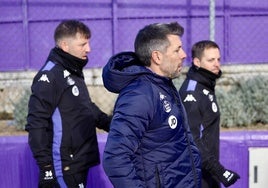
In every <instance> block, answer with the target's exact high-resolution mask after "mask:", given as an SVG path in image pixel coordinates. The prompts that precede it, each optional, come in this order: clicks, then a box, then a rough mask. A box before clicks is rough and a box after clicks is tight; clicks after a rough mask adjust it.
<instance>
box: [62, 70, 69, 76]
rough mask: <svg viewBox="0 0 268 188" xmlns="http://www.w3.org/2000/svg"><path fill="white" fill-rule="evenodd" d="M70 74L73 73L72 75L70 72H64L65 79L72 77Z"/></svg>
mask: <svg viewBox="0 0 268 188" xmlns="http://www.w3.org/2000/svg"><path fill="white" fill-rule="evenodd" d="M70 74H71V73H70V72H69V71H67V70H64V71H63V77H64V78H66V77H68V76H70Z"/></svg>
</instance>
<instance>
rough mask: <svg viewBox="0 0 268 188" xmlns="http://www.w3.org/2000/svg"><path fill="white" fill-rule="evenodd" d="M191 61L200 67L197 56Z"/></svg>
mask: <svg viewBox="0 0 268 188" xmlns="http://www.w3.org/2000/svg"><path fill="white" fill-rule="evenodd" d="M193 63H194V65H195V66H197V67H200V66H201V62H200V60H199V59H198V58H197V57H195V58H194V59H193Z"/></svg>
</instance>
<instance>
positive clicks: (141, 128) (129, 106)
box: [102, 52, 201, 188]
mask: <svg viewBox="0 0 268 188" xmlns="http://www.w3.org/2000/svg"><path fill="white" fill-rule="evenodd" d="M102 76H103V82H104V86H105V87H106V88H107V89H108V90H109V91H111V92H114V93H119V96H118V98H117V101H116V104H115V109H114V116H113V119H112V122H111V125H110V132H109V135H108V138H107V143H106V146H105V151H104V155H103V167H104V169H105V172H106V174H107V175H108V177H109V179H110V180H111V182H112V184H113V185H114V187H118V188H121V187H135V188H136V187H154V188H155V187H159V188H160V187H161V188H163V187H166V188H182V187H185V188H186V187H187V188H199V187H200V184H201V182H200V179H201V169H200V168H201V167H200V155H199V151H198V149H197V147H196V146H195V144H194V142H193V138H192V136H191V134H190V131H189V127H188V124H187V119H186V116H185V111H184V108H183V106H182V103H181V100H180V97H179V94H178V92H177V90H176V88H175V87H174V85H173V83H172V80H171V79H168V78H166V77H162V76H159V75H156V74H155V73H153V72H152V71H150V70H149V69H148V68H146V67H144V66H141V65H140V62H139V61H138V59H137V57H136V56H135V53H133V52H122V53H119V54H117V55H115V56H114V57H112V58H111V59H110V60H109V62H108V63H107V65H106V66H105V67H104V69H103V75H102Z"/></svg>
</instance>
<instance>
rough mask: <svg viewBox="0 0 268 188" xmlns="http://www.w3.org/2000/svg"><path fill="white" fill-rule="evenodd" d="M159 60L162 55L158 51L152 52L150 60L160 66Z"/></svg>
mask: <svg viewBox="0 0 268 188" xmlns="http://www.w3.org/2000/svg"><path fill="white" fill-rule="evenodd" d="M161 58H162V54H161V52H159V51H153V52H152V60H153V61H154V62H155V63H156V64H157V65H159V64H161Z"/></svg>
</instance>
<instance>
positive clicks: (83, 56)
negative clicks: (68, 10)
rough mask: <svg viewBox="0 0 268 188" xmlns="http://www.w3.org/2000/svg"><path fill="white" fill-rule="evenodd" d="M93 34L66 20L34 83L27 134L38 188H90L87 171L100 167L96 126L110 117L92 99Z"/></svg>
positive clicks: (102, 126)
mask: <svg viewBox="0 0 268 188" xmlns="http://www.w3.org/2000/svg"><path fill="white" fill-rule="evenodd" d="M90 37H91V32H90V30H89V28H88V27H87V26H86V25H85V24H84V23H82V22H80V21H77V20H66V21H63V22H61V23H60V24H59V25H58V26H57V28H56V30H55V33H54V39H55V43H56V47H54V48H53V49H52V50H51V52H50V54H49V56H48V59H47V61H46V63H45V64H44V66H43V67H42V68H41V69H40V70H39V72H38V73H37V75H36V76H35V78H34V80H33V83H32V87H31V89H32V94H31V96H30V100H29V112H28V117H27V125H26V130H27V131H28V132H29V145H30V148H31V150H32V152H33V155H34V158H35V159H36V161H37V164H38V166H39V170H40V173H39V185H38V187H39V188H50V187H51V188H52V187H85V186H86V180H87V174H88V169H89V168H90V167H92V166H95V165H97V164H99V163H100V159H99V150H98V143H97V136H96V127H98V128H100V129H104V130H106V131H108V130H109V124H110V120H111V118H110V117H109V116H107V115H106V114H105V113H104V112H102V111H101V110H100V109H99V108H98V107H97V106H96V105H95V104H94V103H93V102H92V101H91V99H90V97H89V93H88V89H87V87H86V84H85V81H84V75H83V67H84V66H85V65H86V64H87V62H88V58H87V54H88V53H89V52H90V49H91V48H90V45H89V39H90Z"/></svg>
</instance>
